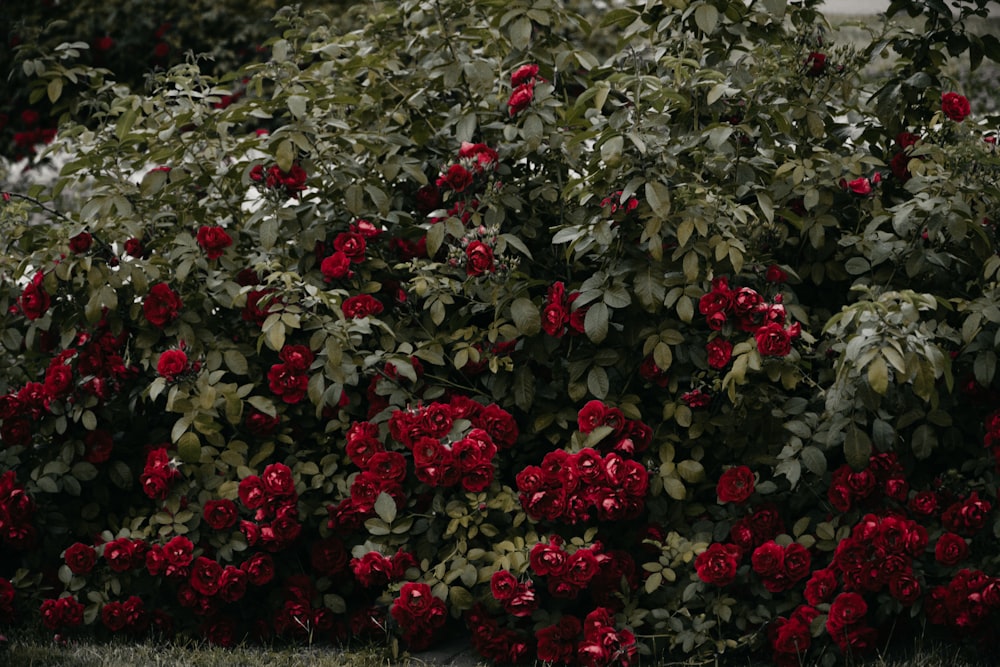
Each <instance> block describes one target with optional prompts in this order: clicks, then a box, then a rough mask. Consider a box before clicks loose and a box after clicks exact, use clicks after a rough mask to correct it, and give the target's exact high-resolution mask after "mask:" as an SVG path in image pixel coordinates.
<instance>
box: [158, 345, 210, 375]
mask: <svg viewBox="0 0 1000 667" xmlns="http://www.w3.org/2000/svg"><path fill="white" fill-rule="evenodd" d="M200 369H201V363H200V362H197V361H196V362H194V363H191V362H190V361H189V360H188V356H187V352H185V351H184V350H183V349H182V348H178V349H173V350H166V351H164V352H163V353H162V354H161V355H160V358H159V360H158V361H157V362H156V372H157V374H158V375H159V376H160V377H162V378H163V379H164V380H166V381H167V382H176V381H177V380H180V379H183V378H184V376H186V375H188V374H192V373H197V372H198V371H199V370H200Z"/></svg>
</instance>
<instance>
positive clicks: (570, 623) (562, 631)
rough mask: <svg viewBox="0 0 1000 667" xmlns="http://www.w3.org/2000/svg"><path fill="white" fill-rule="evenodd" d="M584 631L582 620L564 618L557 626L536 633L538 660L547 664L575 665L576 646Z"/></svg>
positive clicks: (570, 617)
mask: <svg viewBox="0 0 1000 667" xmlns="http://www.w3.org/2000/svg"><path fill="white" fill-rule="evenodd" d="M582 629H583V626H582V625H581V623H580V619H578V618H577V617H575V616H563V617H562V618H560V619H559V622H558V623H557V624H555V625H550V626H548V627H546V628H541V629H539V630H537V631H535V638H536V639H537V640H538V659H539V660H541V661H543V662H547V663H564V664H573V663H575V662H576V660H575V658H576V644H577V641H578V639H579V636H580V632H581V630H582Z"/></svg>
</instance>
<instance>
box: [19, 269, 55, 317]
mask: <svg viewBox="0 0 1000 667" xmlns="http://www.w3.org/2000/svg"><path fill="white" fill-rule="evenodd" d="M42 277H43V276H42V274H40V273H36V274H35V277H34V278H32V280H31V282H30V283H28V284H27V285H25V286H24V291H23V292H21V296H20V297H18V299H17V304H18V305H19V306H20V307H21V312H22V313H24V316H25V317H27V318H28V319H29V320H37V319H38V318H40V317H41V316H42V315H44V314H45V312H46V311H47V310H48V309H49V306H51V305H52V299H51V298H50V297H49V295H48V292H46V291H45V290H44V289H42Z"/></svg>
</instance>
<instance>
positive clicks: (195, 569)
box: [188, 556, 222, 597]
mask: <svg viewBox="0 0 1000 667" xmlns="http://www.w3.org/2000/svg"><path fill="white" fill-rule="evenodd" d="M221 577H222V565H220V564H219V563H217V562H216V561H214V560H212V559H211V558H206V557H205V556H198V557H197V558H196V559H195V560H194V563H192V564H191V578H190V580H189V582H188V583H190V584H191V588H193V589H194V590H195V591H197V592H198V593H199V594H201V595H206V596H209V597H211V596H213V595H215V594H216V593H218V592H219V585H220V583H221V581H220V580H221Z"/></svg>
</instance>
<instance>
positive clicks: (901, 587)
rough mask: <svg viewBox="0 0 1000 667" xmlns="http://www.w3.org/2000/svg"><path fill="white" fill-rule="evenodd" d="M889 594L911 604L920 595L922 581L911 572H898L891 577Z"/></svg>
mask: <svg viewBox="0 0 1000 667" xmlns="http://www.w3.org/2000/svg"><path fill="white" fill-rule="evenodd" d="M889 594H890V595H892V597H894V598H896V599H897V600H899V601H900V602H902V603H903V604H904V605H911V604H913V603H914V602H916V601H917V599H918V598H919V597H920V582H919V581H917V579H916V577H914V576H913V574H912V573H910V572H897V573H896V574H894V575H892V577H890V578H889Z"/></svg>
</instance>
